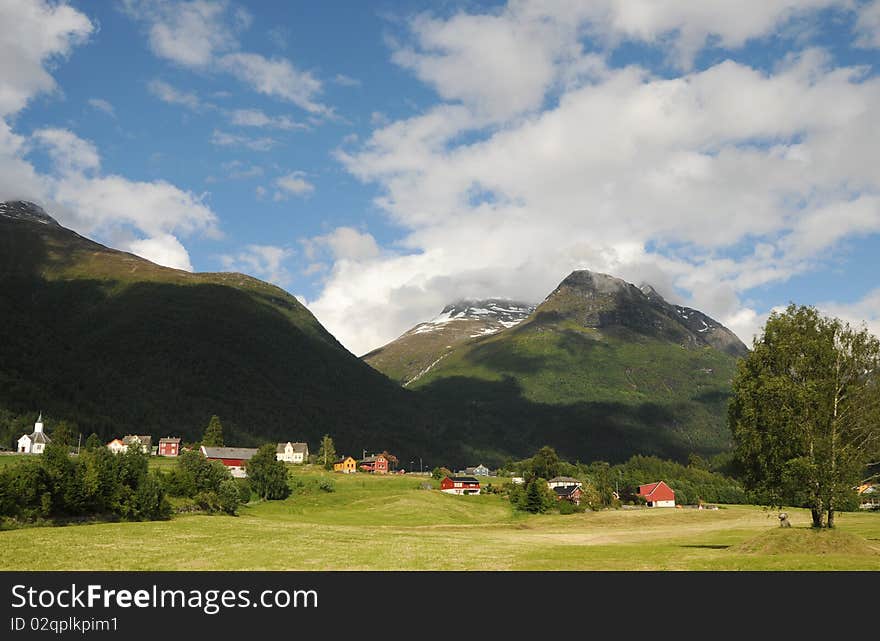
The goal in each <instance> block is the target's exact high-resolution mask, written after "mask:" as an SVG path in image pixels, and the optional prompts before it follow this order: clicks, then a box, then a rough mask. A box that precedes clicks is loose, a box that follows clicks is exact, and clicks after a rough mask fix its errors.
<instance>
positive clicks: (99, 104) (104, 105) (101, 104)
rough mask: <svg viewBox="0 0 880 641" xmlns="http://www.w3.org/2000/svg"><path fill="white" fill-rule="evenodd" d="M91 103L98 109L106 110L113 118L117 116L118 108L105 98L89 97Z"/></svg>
mask: <svg viewBox="0 0 880 641" xmlns="http://www.w3.org/2000/svg"><path fill="white" fill-rule="evenodd" d="M89 105H90V106H91V107H92V108H94V109H97V110H98V111H102V112H104V113H105V114H107V115H108V116H110V117H111V118H115V117H116V110H115V109H114V108H113V105H112V104H110V103H109V102H108V101H106V100H104V99H103V98H89Z"/></svg>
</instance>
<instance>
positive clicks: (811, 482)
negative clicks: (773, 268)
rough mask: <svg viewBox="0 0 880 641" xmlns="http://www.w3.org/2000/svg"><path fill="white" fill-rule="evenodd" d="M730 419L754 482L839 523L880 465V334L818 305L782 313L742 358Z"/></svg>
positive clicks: (757, 489)
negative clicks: (839, 516) (828, 315)
mask: <svg viewBox="0 0 880 641" xmlns="http://www.w3.org/2000/svg"><path fill="white" fill-rule="evenodd" d="M728 420H729V425H730V429H731V431H732V433H733V440H734V452H735V457H736V460H737V461H738V462H739V464H740V466H741V468H742V470H743V472H744V478H743V483H744V485H745V486H746V488H747V489H749V490H750V491H752V492H754V493H755V494H756V495H757V496H758V497H759V500H760V501H761V502H763V503H766V504H768V505H772V506H780V507H781V506H782V505H800V506H804V507H809V508H810V511H811V514H812V521H813V527H816V528H821V527H834V517H835V513H836V511H837V510H839V509H841V507H844V506H845V505H846V504H847V503H852V500H853V498H854V490H853V488H854V486H856V485H857V484H858V483H859V481H860V480H861V479H863V478H864V477H865V475H866V474H868V473H869V472H868V470H871V469H872V466H876V465H878V463H880V460H878V459H880V342H878V340H877V338H876V337H874V336H872V335H871V334H870V333H869V332H868V331H867V329H866V328H864V327H862V328H853V327H851V326H850V325H849V324H848V323H844V322H843V321H841V320H839V319H836V318H826V317H823V316H821V315H820V314H819V313H818V312H817V311H816V309H814V308H812V307H805V306H796V305H789V307H788V308H787V309H786V310H785V311H784V312H781V313H780V312H774V313H772V314H771V315H770V318H769V319H768V321H767V323H766V325H765V326H764V331H763V333H762V335H761V336H760V337H758V338H756V339H755V341H754V345H753V349H752V351H751V352H750V353H749V355H748V356H747V357H745V358H743V359H742V360H741V361H740V363H739V365H738V370H737V373H736V375H735V377H734V380H733V395H732V399H731V402H730V406H729V411H728Z"/></svg>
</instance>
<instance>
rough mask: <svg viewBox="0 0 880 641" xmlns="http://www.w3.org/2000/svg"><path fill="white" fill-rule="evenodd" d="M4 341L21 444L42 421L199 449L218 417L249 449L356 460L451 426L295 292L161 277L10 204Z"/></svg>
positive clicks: (0, 274) (3, 431) (212, 278)
mask: <svg viewBox="0 0 880 641" xmlns="http://www.w3.org/2000/svg"><path fill="white" fill-rule="evenodd" d="M0 335H2V340H0V436H2V438H3V445H5V446H7V447H9V446H11V445H12V439H13V438H14V437H17V436H18V435H19V434H20V433H21V432H22V431H23V430H22V428H23V427H24V426H26V425H27V422H28V421H32V420H33V419H32V418H31V415H35V414H36V412H38V411H42V412H43V413H44V414H45V415H47V416H49V417H51V418H54V419H56V420H61V419H64V420H66V421H69V422H75V423H76V424H77V425H78V427H79V429H80V430H81V431H83V432H84V433H85V434H86V435H88V434H89V433H90V432H92V431H95V432H97V433H98V434H100V435H101V436H102V437H104V438H110V437H111V436H117V435H122V434H125V433H150V434H152V435H154V437H160V436H165V435H179V436H183V437H184V438H187V439H196V438H198V437H200V436H201V432H202V430H203V429H204V427H205V426H206V425H207V423H208V419H210V417H211V415H213V414H217V415H219V416H220V417H221V419H222V421H223V424H224V428H225V431H226V433H227V440H228V441H231V442H234V443H235V444H239V445H252V444H256V443H258V442H261V441H266V440H274V439H278V440H281V439H285V440H288V439H293V440H306V441H308V442H310V443H314V444H315V447H317V440H318V439H319V438H320V437H321V436H322V435H323V434H324V433H330V434H332V435H333V436H334V438H335V439H336V441H337V447H338V448H339V449H340V451H351V452H354V451H358V452H360V451H361V449H363V448H367V449H376V450H378V451H381V450H382V449H386V448H388V449H391V450H392V451H393V450H395V449H397V450H398V451H420V450H422V449H424V448H425V447H426V446H428V445H429V444H430V443H431V439H432V436H431V434H432V433H433V432H436V430H433V431H432V430H428V429H427V425H426V420H427V419H426V417H427V416H428V413H426V412H423V411H420V410H419V409H418V404H417V403H414V402H413V401H414V399H413V398H412V395H409V394H408V393H407V392H406V390H402V389H400V388H399V387H398V386H396V385H394V384H393V383H392V382H391V381H389V380H388V379H387V378H386V377H384V376H382V375H380V374H378V373H376V372H375V371H374V370H373V369H371V368H370V367H368V366H367V365H365V364H364V363H362V362H361V361H360V360H358V359H357V358H355V357H354V356H353V355H352V354H350V353H349V352H348V351H346V350H345V349H344V348H343V347H342V346H341V345H340V344H339V343H338V342H337V341H336V340H335V339H334V338H333V337H332V336H331V335H330V334H329V333H328V332H327V331H326V330H325V329H324V328H323V327H322V326H321V325H320V323H318V321H317V320H316V319H315V318H314V317H313V316H312V314H311V313H310V312H309V311H308V310H307V309H306V308H305V307H303V306H302V305H301V304H300V303H299V302H298V301H297V300H296V299H295V298H294V297H293V296H291V295H289V294H287V293H286V292H284V291H283V290H281V289H279V288H277V287H275V286H272V285H269V284H268V283H264V282H262V281H259V280H257V279H254V278H250V277H248V276H244V275H242V274H231V273H218V274H193V273H189V272H185V271H180V270H174V269H168V268H165V267H160V266H158V265H155V264H153V263H151V262H149V261H146V260H144V259H141V258H138V257H137V256H133V255H131V254H128V253H125V252H120V251H116V250H112V249H109V248H107V247H104V246H102V245H99V244H97V243H94V242H92V241H90V240H87V239H85V238H82V237H81V236H79V235H77V234H75V233H74V232H72V231H70V230H68V229H65V228H63V227H61V226H59V225H58V224H57V223H55V221H54V220H52V219H51V218H48V217H47V216H45V214H44V213H43V212H42V211H41V210H39V208H36V206H33V205H30V204H25V203H5V204H2V205H0ZM48 427H49V428H50V429H51V424H49V425H48ZM28 431H29V430H28Z"/></svg>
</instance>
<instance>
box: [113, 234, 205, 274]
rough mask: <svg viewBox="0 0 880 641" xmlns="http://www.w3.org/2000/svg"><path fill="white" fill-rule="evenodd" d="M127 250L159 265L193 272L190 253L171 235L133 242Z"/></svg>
mask: <svg viewBox="0 0 880 641" xmlns="http://www.w3.org/2000/svg"><path fill="white" fill-rule="evenodd" d="M125 249H127V250H128V251H130V252H131V253H132V254H136V255H138V256H140V257H141V258H146V259H147V260H149V261H152V262H154V263H156V264H158V265H164V266H165V267H172V268H174V269H183V270H185V271H188V272H191V271H193V266H192V263H191V262H190V260H189V253H188V252H187V251H186V248H185V247H184V246H183V245H182V244H181V243H180V241H179V240H177V238H175V237H174V236H172V235H171V234H162V235H160V236H155V237H153V238H144V239H142V240H133V241H131V242H130V243H128V245H127V246H126V247H125Z"/></svg>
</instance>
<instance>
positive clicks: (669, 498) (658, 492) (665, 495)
mask: <svg viewBox="0 0 880 641" xmlns="http://www.w3.org/2000/svg"><path fill="white" fill-rule="evenodd" d="M636 494H638V495H639V496H641V497H644V499H645V501H646V502H647V504H648V507H675V492H674V491H673V490H672V488H671V487H669V486H668V485H666V483H664V482H663V481H657V482H656V483H649V484H648V485H640V486H639V491H638V492H636Z"/></svg>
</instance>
